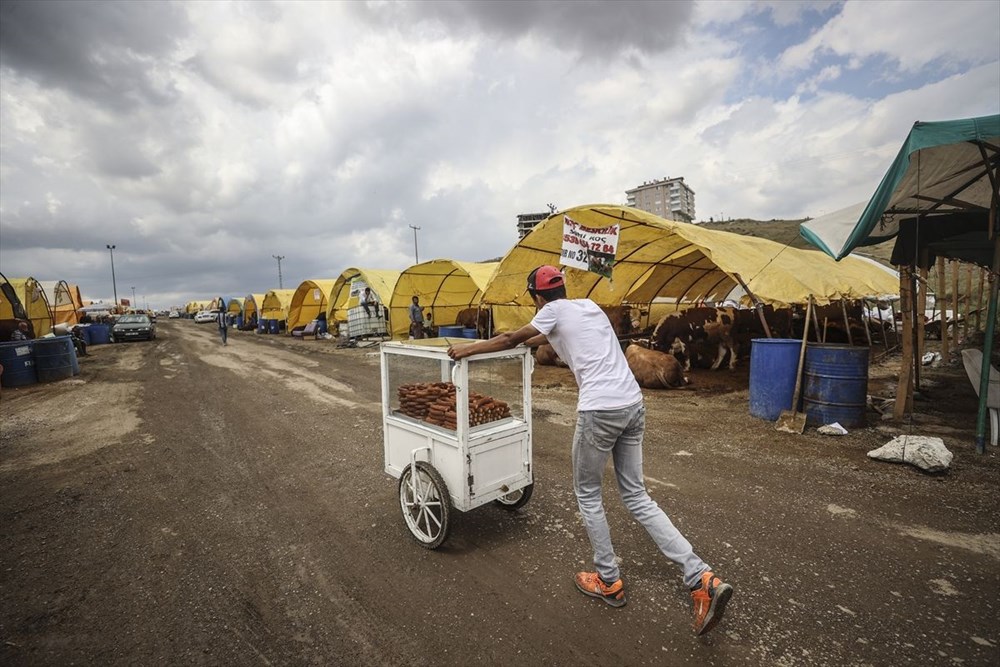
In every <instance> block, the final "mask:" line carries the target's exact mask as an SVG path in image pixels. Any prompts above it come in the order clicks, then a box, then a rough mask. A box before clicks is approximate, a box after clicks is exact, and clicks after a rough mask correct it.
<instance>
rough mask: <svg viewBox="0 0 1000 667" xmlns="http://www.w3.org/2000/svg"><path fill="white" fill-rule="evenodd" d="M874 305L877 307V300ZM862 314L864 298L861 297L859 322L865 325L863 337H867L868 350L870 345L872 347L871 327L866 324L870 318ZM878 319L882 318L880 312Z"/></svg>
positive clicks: (863, 311) (863, 312)
mask: <svg viewBox="0 0 1000 667" xmlns="http://www.w3.org/2000/svg"><path fill="white" fill-rule="evenodd" d="M875 307H876V308H877V307H878V302H877V301H876V302H875ZM864 314H865V302H864V299H862V301H861V323H862V324H864V325H865V338H867V339H868V349H869V350H870V349H871V347H872V330H871V327H870V326H868V321H869V320H870V319H871V318H868V319H865V316H864ZM869 314H871V311H869ZM879 319H880V320H881V319H882V318H881V313H879Z"/></svg>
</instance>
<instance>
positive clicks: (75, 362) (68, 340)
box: [57, 336, 80, 375]
mask: <svg viewBox="0 0 1000 667" xmlns="http://www.w3.org/2000/svg"><path fill="white" fill-rule="evenodd" d="M57 338H65V339H66V341H65V344H66V345H67V346H68V347H69V350H70V352H72V353H73V356H72V359H73V375H79V374H80V358H79V357H77V356H76V345H74V344H73V336H57Z"/></svg>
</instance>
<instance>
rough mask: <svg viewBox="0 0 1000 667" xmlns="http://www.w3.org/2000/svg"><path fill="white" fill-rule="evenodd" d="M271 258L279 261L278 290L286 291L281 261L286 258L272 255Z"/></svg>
mask: <svg viewBox="0 0 1000 667" xmlns="http://www.w3.org/2000/svg"><path fill="white" fill-rule="evenodd" d="M271 257H273V258H275V259H276V260H278V289H284V285H282V284H281V260H283V259H284V258H285V256H284V255H271Z"/></svg>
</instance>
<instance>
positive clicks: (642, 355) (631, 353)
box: [625, 344, 688, 389]
mask: <svg viewBox="0 0 1000 667" xmlns="http://www.w3.org/2000/svg"><path fill="white" fill-rule="evenodd" d="M625 360H626V361H628V367H629V369H631V371H632V375H634V376H635V379H636V382H638V383H639V385H640V386H643V387H646V388H647V389H676V388H678V387H683V386H684V385H686V384H688V379H687V378H686V377H684V372H683V371H682V370H681V363H680V362H679V361H677V359H676V358H675V357H674V356H673V355H670V354H666V353H665V352H657V351H656V350H647V349H646V348H644V347H640V346H639V345H634V344H633V345H629V346H628V347H627V348H625Z"/></svg>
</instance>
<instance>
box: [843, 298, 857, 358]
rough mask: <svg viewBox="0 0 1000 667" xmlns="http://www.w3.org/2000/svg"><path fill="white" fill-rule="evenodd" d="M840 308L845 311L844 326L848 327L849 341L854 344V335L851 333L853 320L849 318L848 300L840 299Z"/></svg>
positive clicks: (849, 343)
mask: <svg viewBox="0 0 1000 667" xmlns="http://www.w3.org/2000/svg"><path fill="white" fill-rule="evenodd" d="M840 310H841V311H842V312H843V313H844V328H845V329H847V343H848V345H851V346H852V347H853V346H854V336H852V335H851V320H849V319H848V318H847V302H846V301H844V299H843V298H841V299H840Z"/></svg>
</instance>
